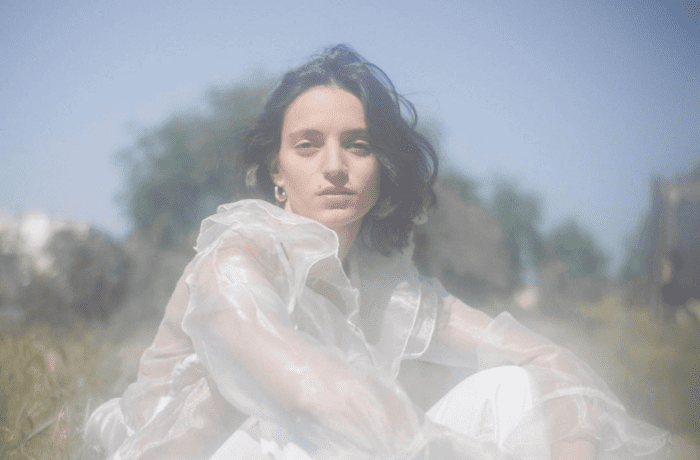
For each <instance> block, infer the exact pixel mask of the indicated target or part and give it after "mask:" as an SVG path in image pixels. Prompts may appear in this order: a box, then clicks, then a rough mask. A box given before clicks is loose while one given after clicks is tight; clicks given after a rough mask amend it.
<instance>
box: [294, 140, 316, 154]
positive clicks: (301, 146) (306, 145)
mask: <svg viewBox="0 0 700 460" xmlns="http://www.w3.org/2000/svg"><path fill="white" fill-rule="evenodd" d="M294 150H296V151H297V153H299V154H300V155H302V156H306V155H311V154H312V153H313V152H314V151H315V150H316V145H315V144H314V143H313V142H312V141H310V140H308V139H303V140H301V141H299V142H297V143H296V144H294Z"/></svg>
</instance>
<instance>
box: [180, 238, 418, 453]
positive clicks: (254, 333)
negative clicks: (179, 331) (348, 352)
mask: <svg viewBox="0 0 700 460" xmlns="http://www.w3.org/2000/svg"><path fill="white" fill-rule="evenodd" d="M275 260H276V259H275V257H268V255H266V254H264V253H261V252H260V251H259V248H257V249H256V247H255V246H253V247H250V246H249V245H247V244H246V241H245V239H232V240H230V241H228V242H227V243H226V244H222V245H220V246H219V247H218V248H217V250H216V251H213V252H211V253H209V254H207V255H206V256H203V257H202V258H201V260H200V261H198V263H197V266H196V269H195V270H194V272H193V274H192V276H191V277H190V278H188V284H189V286H190V291H191V300H190V306H189V307H188V311H187V313H186V315H185V319H184V321H183V328H184V329H185V330H186V332H187V333H188V334H189V335H190V337H191V338H192V342H193V344H194V348H195V351H196V353H197V355H198V356H199V357H200V359H201V360H202V363H203V365H204V366H205V368H206V369H207V370H208V371H209V372H210V373H211V375H212V377H213V379H214V381H215V382H216V385H217V387H218V388H219V391H220V392H221V394H222V395H223V396H224V397H225V398H226V399H227V400H228V401H229V402H230V403H231V404H233V405H234V406H236V407H237V408H238V409H239V410H241V411H243V412H244V413H248V414H250V415H254V416H257V417H260V418H263V419H265V420H270V421H273V422H275V423H277V424H279V425H281V426H284V427H286V428H288V429H289V431H290V432H297V433H301V435H302V436H305V437H310V438H312V439H316V440H317V441H322V440H333V441H334V442H339V443H340V444H341V445H350V446H353V448H359V449H360V450H364V451H372V452H385V453H394V452H400V451H401V450H402V448H404V447H405V446H407V445H408V444H410V440H411V439H413V437H414V435H415V433H416V432H417V431H418V429H419V416H418V415H417V414H416V412H415V411H414V409H413V408H412V406H411V404H410V402H409V401H408V399H407V398H406V397H405V395H404V394H403V392H402V391H401V390H400V389H399V388H398V387H397V386H396V385H395V384H393V382H391V381H389V380H387V379H383V378H382V376H381V375H379V374H378V373H376V374H375V373H373V371H374V370H373V369H371V368H370V367H369V366H363V365H353V364H350V363H349V362H348V361H347V359H346V358H345V356H344V355H343V353H342V352H341V351H340V350H339V349H338V348H335V347H333V346H332V345H329V344H322V343H320V342H319V341H318V340H317V339H315V338H314V337H312V336H310V335H309V334H306V333H304V332H302V331H300V330H298V329H296V328H295V327H294V324H293V322H292V320H291V318H290V316H289V314H288V313H287V305H288V303H289V299H288V298H286V297H287V296H289V295H290V294H289V292H291V289H290V288H289V285H288V284H287V280H285V279H284V278H283V277H280V273H284V270H282V269H280V267H277V266H276V265H275V264H276V263H277V262H276V261H275Z"/></svg>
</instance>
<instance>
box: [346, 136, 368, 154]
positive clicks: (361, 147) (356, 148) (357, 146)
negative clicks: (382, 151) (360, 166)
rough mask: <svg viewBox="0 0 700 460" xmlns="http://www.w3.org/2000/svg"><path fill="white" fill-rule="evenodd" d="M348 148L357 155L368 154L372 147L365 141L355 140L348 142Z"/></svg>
mask: <svg viewBox="0 0 700 460" xmlns="http://www.w3.org/2000/svg"><path fill="white" fill-rule="evenodd" d="M350 150H352V151H353V152H354V153H355V154H357V155H369V154H370V153H372V149H371V147H370V146H369V143H368V142H367V141H363V140H356V141H353V142H352V143H351V144H350Z"/></svg>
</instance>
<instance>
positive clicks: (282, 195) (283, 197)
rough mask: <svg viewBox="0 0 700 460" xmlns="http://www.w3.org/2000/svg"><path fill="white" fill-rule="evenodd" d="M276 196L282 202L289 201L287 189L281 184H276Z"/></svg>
mask: <svg viewBox="0 0 700 460" xmlns="http://www.w3.org/2000/svg"><path fill="white" fill-rule="evenodd" d="M275 198H276V199H277V201H279V202H280V203H284V202H285V201H287V191H286V190H285V189H284V188H282V187H280V186H279V185H275Z"/></svg>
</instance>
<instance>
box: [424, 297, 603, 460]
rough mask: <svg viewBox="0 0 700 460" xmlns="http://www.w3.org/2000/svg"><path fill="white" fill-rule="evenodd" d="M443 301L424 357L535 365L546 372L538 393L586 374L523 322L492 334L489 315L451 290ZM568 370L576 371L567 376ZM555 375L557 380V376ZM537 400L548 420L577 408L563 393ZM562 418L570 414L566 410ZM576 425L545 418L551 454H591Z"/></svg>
mask: <svg viewBox="0 0 700 460" xmlns="http://www.w3.org/2000/svg"><path fill="white" fill-rule="evenodd" d="M445 302H446V304H445V307H446V308H445V315H444V317H443V320H442V323H441V325H440V327H439V329H438V331H437V332H436V336H435V339H434V341H433V343H431V346H430V348H429V349H428V351H427V352H426V355H425V358H426V359H428V360H432V361H438V360H441V361H446V362H445V364H451V365H456V364H459V363H467V364H469V365H473V366H474V367H479V368H485V367H493V366H496V365H504V364H516V365H520V366H523V367H525V368H529V369H530V370H532V371H534V373H535V375H538V376H545V375H546V377H545V378H542V379H541V380H539V383H541V386H540V388H539V389H540V390H541V391H540V392H539V394H540V395H542V396H546V395H547V394H554V393H555V392H557V391H561V390H564V391H566V390H569V389H571V388H572V387H573V386H580V385H582V384H583V382H582V381H581V378H579V376H580V377H582V378H583V380H586V377H585V375H586V373H587V372H582V369H581V368H580V364H583V363H581V362H580V361H579V360H578V359H577V358H575V357H573V355H570V354H567V353H566V352H565V350H564V349H562V348H560V347H558V346H556V345H554V344H552V343H551V342H549V341H548V340H546V339H544V338H542V337H540V336H538V335H536V334H534V333H532V332H530V331H528V330H527V329H526V328H524V327H522V326H521V327H518V328H515V327H513V328H510V329H509V330H508V331H507V332H506V333H504V334H494V331H493V330H492V328H493V323H494V320H492V319H491V318H490V317H489V316H488V315H486V314H484V313H483V312H480V311H478V310H475V309H473V308H470V307H468V306H467V305H465V304H463V303H462V302H461V301H459V300H458V299H456V298H454V297H452V296H448V297H446V298H445ZM586 371H587V368H586ZM591 372H592V371H591ZM572 375H573V376H577V377H576V378H571V376H572ZM560 377H561V378H562V380H561V381H557V379H558V378H560ZM588 383H590V382H587V384H588ZM577 402H578V401H577ZM537 403H538V401H535V404H537ZM541 404H542V409H543V412H545V414H546V415H547V416H549V417H550V419H551V420H553V419H557V420H561V419H562V417H561V415H562V412H567V411H575V410H576V409H577V408H576V407H573V406H572V405H571V402H570V401H568V398H563V399H551V400H548V401H547V400H545V399H544V398H543V400H542V401H541ZM564 418H565V419H568V420H572V417H571V416H568V417H566V416H565V417H564ZM584 422H587V421H586V420H584ZM564 425H565V424H564ZM551 428H553V429H551ZM578 428H580V427H575V426H568V427H564V429H562V425H559V424H556V425H555V424H550V431H551V432H552V433H551V434H552V439H555V441H554V442H552V443H551V445H550V448H551V455H552V459H553V460H559V459H573V460H578V459H580V460H586V459H593V458H594V457H595V444H594V440H593V439H594V438H593V437H591V436H590V435H588V430H586V429H580V430H578Z"/></svg>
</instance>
